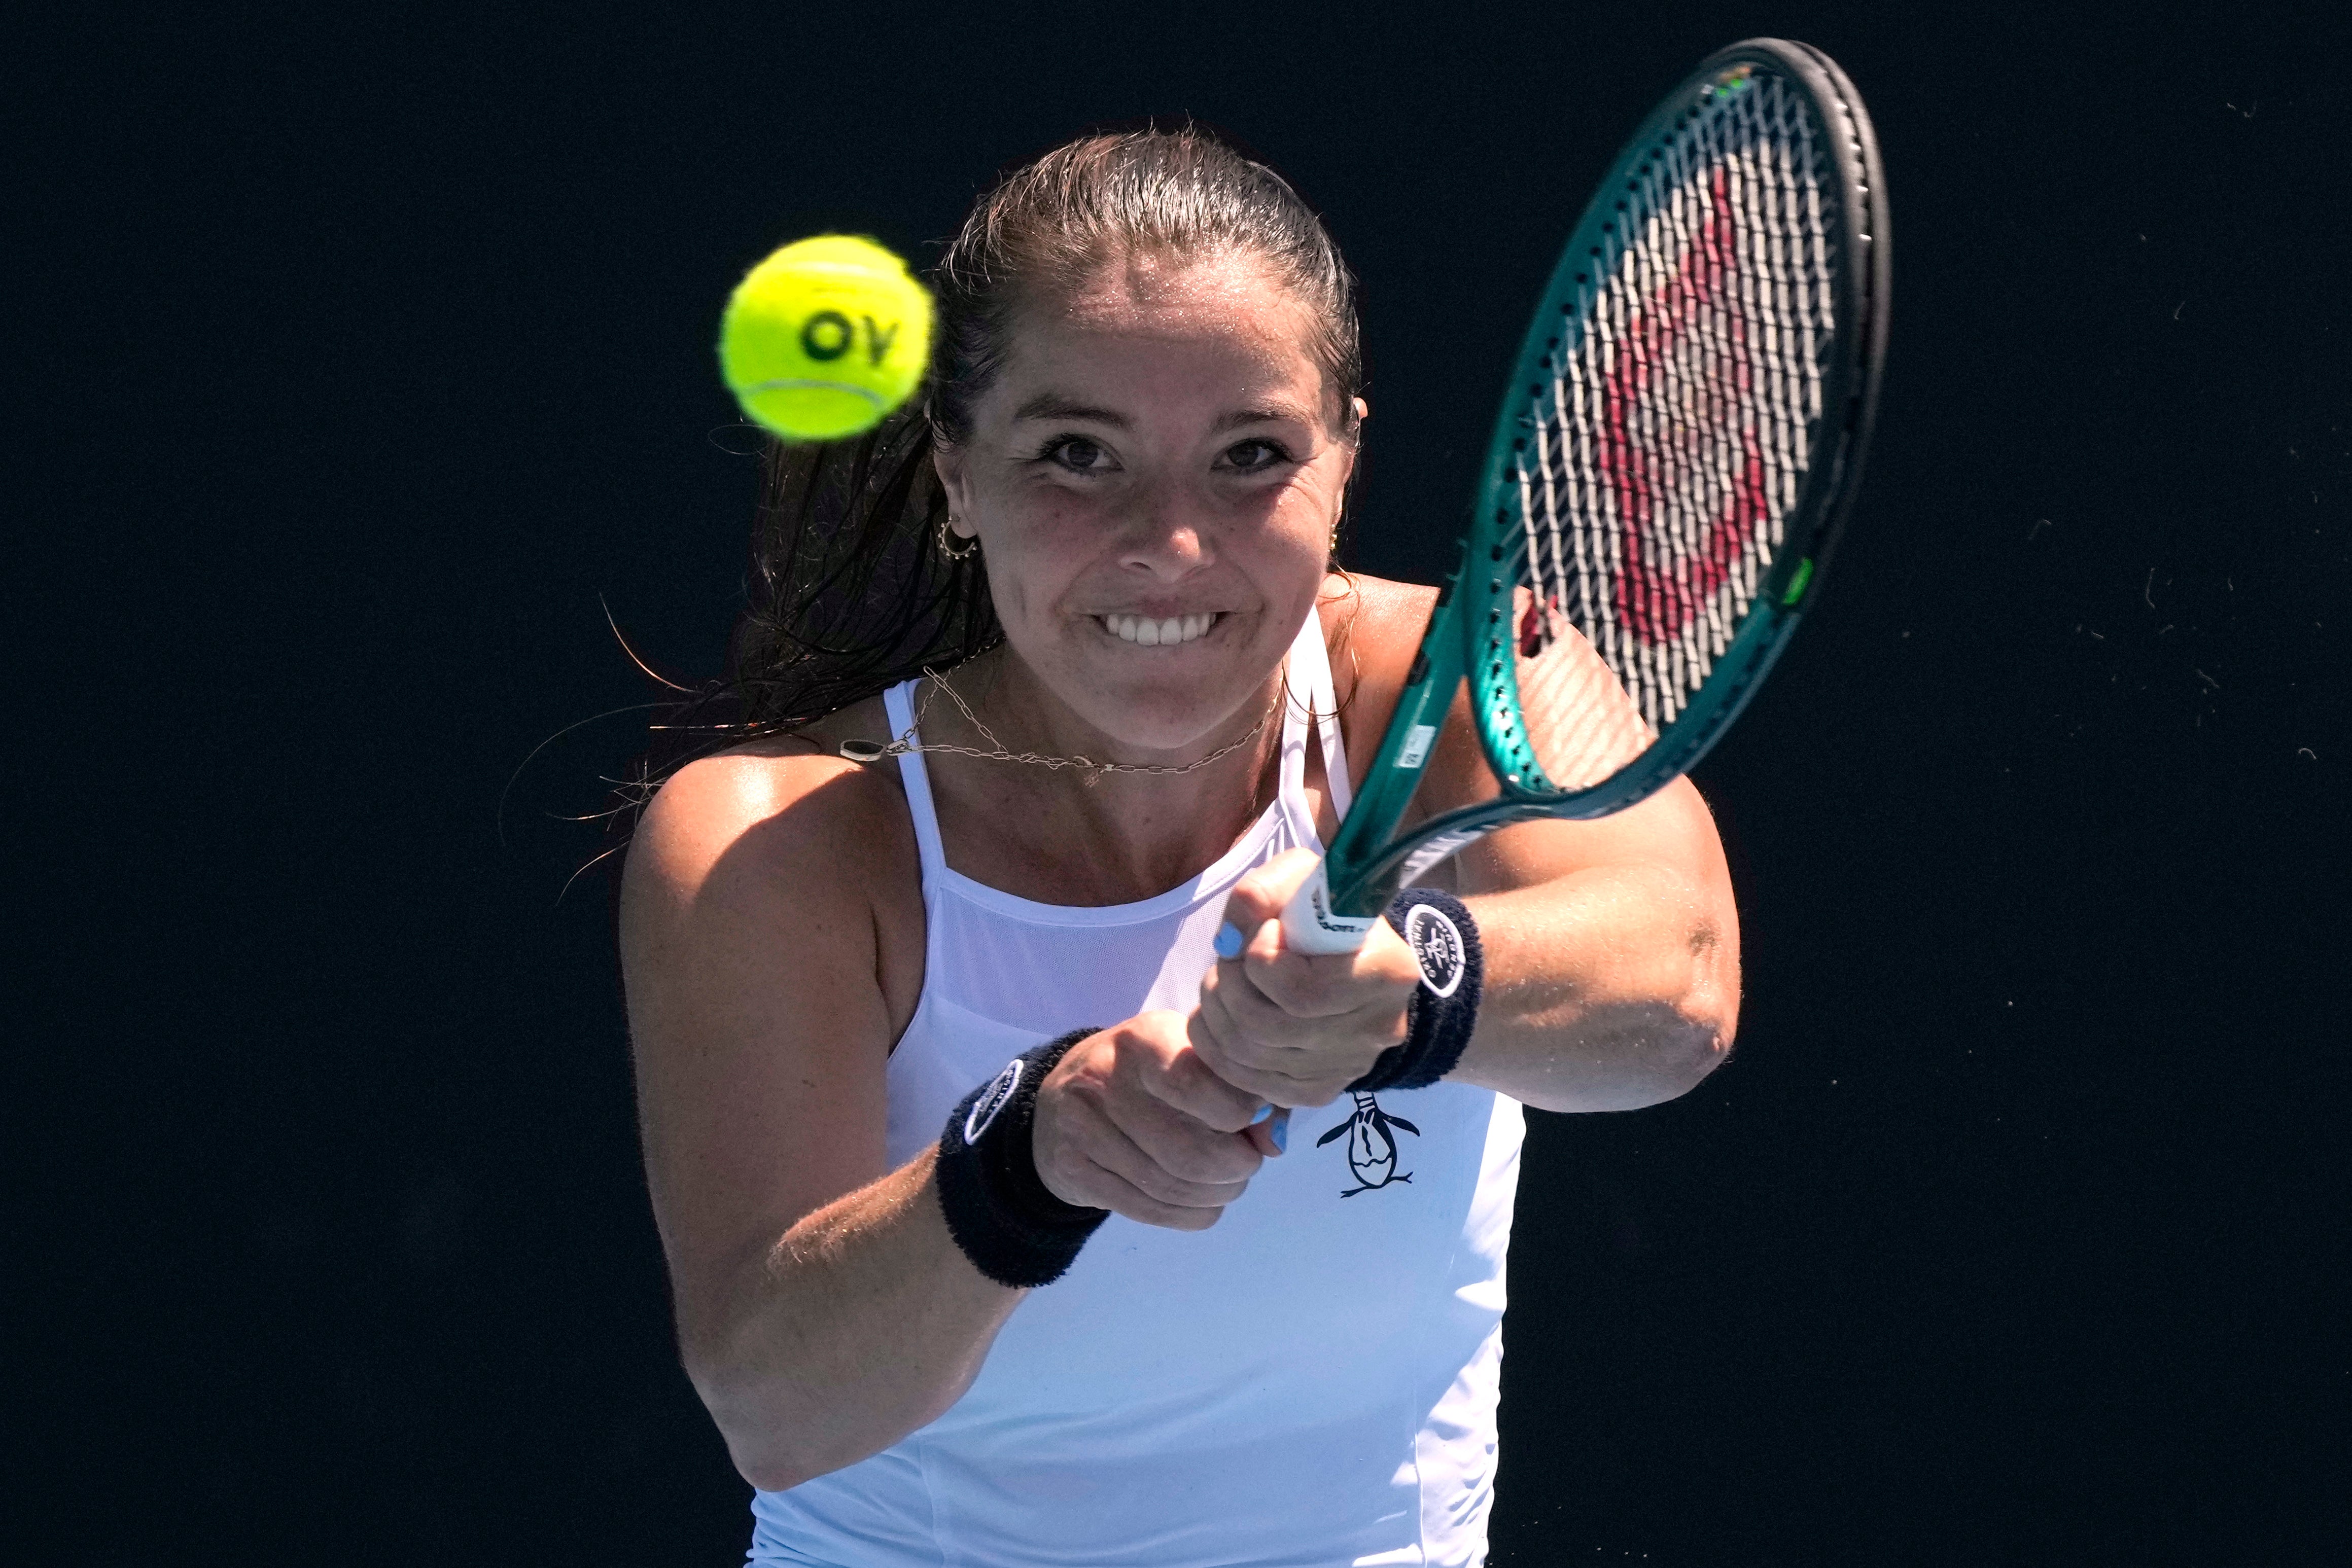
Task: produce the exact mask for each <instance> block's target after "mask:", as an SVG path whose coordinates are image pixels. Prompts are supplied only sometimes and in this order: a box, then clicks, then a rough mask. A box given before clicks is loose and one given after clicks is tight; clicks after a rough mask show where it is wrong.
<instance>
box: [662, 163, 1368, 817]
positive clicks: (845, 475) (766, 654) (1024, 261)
mask: <svg viewBox="0 0 2352 1568" xmlns="http://www.w3.org/2000/svg"><path fill="white" fill-rule="evenodd" d="M1146 256H1164V257H1167V258H1169V259H1171V260H1173V261H1176V262H1179V263H1182V262H1188V261H1196V260H1208V259H1213V258H1218V257H1223V256H1242V257H1251V258H1255V259H1256V260H1258V261H1260V262H1261V263H1263V264H1264V265H1265V267H1266V268H1267V270H1268V272H1269V274H1270V275H1271V276H1272V277H1275V278H1276V279H1277V280H1278V281H1280V282H1281V283H1282V284H1283V286H1284V287H1286V288H1287V289H1289V290H1290V291H1291V293H1292V294H1294V295H1295V296H1296V297H1297V299H1298V301H1299V302H1300V303H1301V304H1302V305H1304V306H1305V307H1306V308H1307V309H1306V314H1307V319H1308V320H1309V322H1310V323H1311V326H1310V329H1309V330H1310V333H1311V341H1310V343H1309V348H1310V350H1311V351H1312V352H1313V353H1314V355H1315V357H1316V360H1317V361H1318V363H1319V365H1320V366H1321V368H1322V371H1323V374H1324V379H1325V382H1326V389H1325V390H1326V394H1327V396H1332V397H1336V398H1337V400H1338V402H1337V410H1338V418H1339V434H1341V435H1342V437H1343V438H1345V439H1347V440H1349V441H1353V440H1354V439H1355V438H1356V435H1357V415H1356V397H1357V395H1358V393H1359V392H1360V391H1361V390H1362V385H1363V380H1364V363H1363V350H1362V347H1361V340H1360V329H1359V328H1358V324H1357V315H1356V284H1355V278H1354V277H1353V276H1352V275H1351V274H1350V273H1349V271H1348V268H1347V266H1346V264H1345V263H1344V262H1342V261H1341V260H1340V258H1339V248H1338V246H1335V245H1333V244H1332V242H1331V236H1330V235H1328V233H1326V232H1325V230H1324V227H1323V224H1322V221H1321V220H1320V219H1319V218H1318V217H1317V216H1316V214H1315V213H1314V210H1313V209H1312V208H1310V207H1308V206H1307V204H1306V202H1305V201H1303V200H1302V199H1300V197H1299V195H1298V193H1297V192H1296V191H1294V190H1293V189H1292V188H1291V187H1290V185H1289V183H1287V182H1286V181H1285V180H1284V179H1283V178H1282V177H1281V176H1280V175H1278V174H1276V173H1275V172H1274V171H1273V170H1271V169H1269V168H1267V167H1266V166H1265V164H1263V163H1260V162H1256V161H1255V160H1254V159H1251V158H1248V157H1245V156H1244V155H1243V154H1242V153H1241V152H1239V151H1237V150H1236V149H1235V148H1234V146H1233V145H1232V144H1231V143H1229V142H1227V141H1225V140H1224V139H1223V138H1222V137H1220V136H1218V135H1217V134H1216V133H1214V132H1213V131H1208V130H1206V129H1203V128H1201V127H1198V126H1193V125H1185V126H1182V127H1179V128H1174V129H1168V130H1158V129H1154V130H1146V131H1128V132H1122V133H1117V134H1108V135H1096V136H1086V137H1081V138H1080V139H1078V140H1077V141H1072V142H1069V143H1067V144H1066V145H1064V146H1061V147H1057V148H1055V150H1054V151H1053V152H1048V153H1046V154H1045V156H1044V157H1042V158H1039V159H1037V160H1035V161H1034V162H1030V163H1027V164H1024V165H1023V166H1021V167H1020V168H1017V169H1015V170H1013V171H1012V172H1010V173H1008V174H1006V175H1005V176H1004V177H1003V179H1001V180H1000V181H998V183H996V184H995V185H994V186H993V187H992V189H990V190H989V191H988V192H987V193H985V194H983V195H982V197H981V198H980V199H979V201H978V202H977V203H975V204H973V207H972V210H971V215H970V216H968V217H967V218H966V219H965V220H964V224H963V227H962V228H961V231H960V232H958V234H957V235H956V236H955V238H954V239H953V240H951V241H950V242H949V245H948V246H947V249H946V251H945V252H944V253H943V254H942V255H941V256H940V260H939V263H938V265H937V267H935V268H933V270H932V273H931V282H932V287H933V289H934V291H935V293H936V294H937V297H938V304H939V309H938V322H937V328H936V335H935V337H934V339H933V343H932V352H931V366H930V371H929V377H928V380H927V382H926V384H925V387H924V390H923V392H922V393H921V394H920V395H919V396H918V397H917V398H915V399H913V400H911V401H910V402H909V404H908V407H907V409H905V410H904V411H902V412H900V413H898V414H895V415H893V416H892V417H890V418H889V419H887V420H885V421H884V422H883V423H882V424H881V425H880V426H879V427H878V428H877V429H876V430H875V431H873V432H872V433H871V434H867V435H866V436H863V437H861V438H859V439H857V440H854V441H845V442H834V443H829V444H821V445H785V444H781V443H772V444H769V445H768V447H767V448H766V450H765V452H764V455H763V457H762V465H761V466H762V485H761V499H760V504H759V507H758V511H757V515H756V517H754V520H753V524H752V536H751V578H750V582H749V589H750V602H749V604H748V605H747V606H746V607H745V609H744V612H743V614H742V617H741V619H740V621H739V622H737V625H736V629H735V637H734V643H733V647H732V651H731V652H732V657H731V663H732V665H733V668H732V670H731V671H730V678H729V679H728V680H727V681H725V682H724V683H721V684H719V685H717V686H714V687H713V688H711V689H710V690H709V692H708V693H706V694H703V695H701V696H699V697H698V699H697V701H696V702H694V703H692V704H689V705H688V706H689V708H690V709H691V710H692V711H691V712H689V713H688V714H687V715H685V716H683V718H684V722H683V723H680V722H678V721H677V717H676V716H674V718H673V722H672V723H671V725H670V726H669V727H667V731H666V733H667V734H668V735H669V736H671V737H674V740H673V744H672V746H671V747H669V748H668V749H669V750H670V751H671V756H670V757H669V758H668V759H667V763H666V764H665V763H664V762H662V761H661V760H659V759H656V758H648V759H647V763H646V768H645V769H643V770H642V771H641V772H640V773H639V775H638V779H637V781H636V792H637V793H638V795H639V797H640V798H641V799H643V798H650V795H651V792H652V790H653V789H654V788H656V787H657V786H658V785H659V783H660V781H661V779H663V778H666V777H667V775H668V774H669V773H671V772H674V771H676V769H677V768H679V767H682V766H683V765H684V764H685V763H686V762H688V761H690V760H692V759H693V758H695V757H697V756H699V755H702V754H704V753H706V752H709V751H711V750H714V749H717V748H719V747H722V746H727V745H733V744H737V743H739V742H740V741H743V740H746V739H751V738H756V737H760V736H763V735H771V734H776V733H780V732H782V731H787V730H791V729H793V728H796V727H799V726H801V725H804V724H808V723H810V722H812V721H814V720H815V719H818V718H821V717H823V716H825V715H826V714H829V713H833V712H835V711H837V710H838V709H840V708H843V707H846V706H849V705H850V704H851V703H854V702H858V701H860V700H862V699H864V698H866V697H869V696H872V695H875V694H876V693H877V692H879V691H882V690H883V689H884V688H886V687H887V686H890V685H895V684H896V683H898V682H899V681H903V680H908V679H910V678H912V677H913V676H915V675H917V674H920V673H921V672H922V671H923V670H924V669H925V668H926V667H929V668H931V669H935V670H945V669H948V668H950V667H952V666H953V665H956V664H961V663H962V662H963V661H965V660H967V659H970V658H971V657H972V656H974V655H975V654H978V653H984V652H986V651H987V650H988V649H990V648H992V647H993V646H995V645H996V644H997V643H999V642H1001V641H1003V632H1002V630H1001V629H1000V628H999V626H998V624H997V620H996V612H995V608H994V606H993V604H992V602H991V601H990V598H989V591H988V566H987V561H986V559H985V558H984V557H983V556H982V555H980V554H977V553H975V554H973V555H971V556H970V557H968V558H967V559H963V560H961V561H958V560H950V559H948V557H947V556H946V554H945V553H944V552H943V551H942V550H941V549H940V523H941V521H942V519H943V518H944V517H945V515H946V511H947V497H946V496H945V494H944V493H943V492H942V491H941V489H940V484H939V478H938V475H937V473H936V472H935V471H934V469H933V467H932V464H931V454H932V449H933V447H934V445H935V444H936V445H940V446H950V447H951V446H958V445H961V444H963V443H964V442H965V441H967V440H969V439H970V437H971V410H972V405H973V404H974V403H975V402H977V401H978V400H979V399H980V398H981V397H982V395H983V394H984V393H985V392H987V390H988V388H989V387H990V385H991V384H992V383H993V382H994V381H995V379H996V377H997V376H998V375H999V374H1001V373H1002V372H1003V367H1004V363H1005V360H1006V356H1007V355H1008V354H1009V353H1010V352H1011V350H1012V344H1013V331H1014V319H1015V316H1016V314H1017V312H1018V311H1019V309H1020V308H1021V306H1022V304H1023V303H1024V301H1026V300H1031V299H1036V298H1054V297H1055V296H1056V295H1060V294H1065V293H1066V292H1068V291H1069V290H1071V289H1073V288H1075V287H1078V286H1079V285H1081V284H1083V283H1085V282H1087V280H1089V279H1090V278H1091V277H1093V276H1094V274H1095V273H1096V272H1097V270H1098V269H1099V268H1101V267H1104V266H1105V265H1107V264H1111V263H1116V262H1118V261H1121V260H1125V259H1129V258H1137V257H1146Z"/></svg>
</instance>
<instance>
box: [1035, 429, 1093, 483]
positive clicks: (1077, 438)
mask: <svg viewBox="0 0 2352 1568" xmlns="http://www.w3.org/2000/svg"><path fill="white" fill-rule="evenodd" d="M1037 455H1038V456H1039V457H1041V458H1043V459H1044V460H1045V461H1046V462H1048V463H1051V464H1054V465H1055V466H1057V467H1062V468H1067V469H1069V470H1070V471H1071V472H1072V473H1075V474H1099V473H1102V472H1103V471H1105V470H1106V469H1108V468H1109V467H1110V466H1111V461H1110V454H1109V453H1108V452H1105V451H1104V450H1103V449H1102V446H1101V445H1100V444H1099V443H1097V442H1094V441H1090V440H1088V439H1087V437H1085V436H1083V435H1057V436H1055V437H1054V439H1053V440H1051V441H1048V442H1047V443H1045V446H1044V447H1043V448H1042V449H1041V450H1040V451H1039V452H1038V454H1037Z"/></svg>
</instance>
